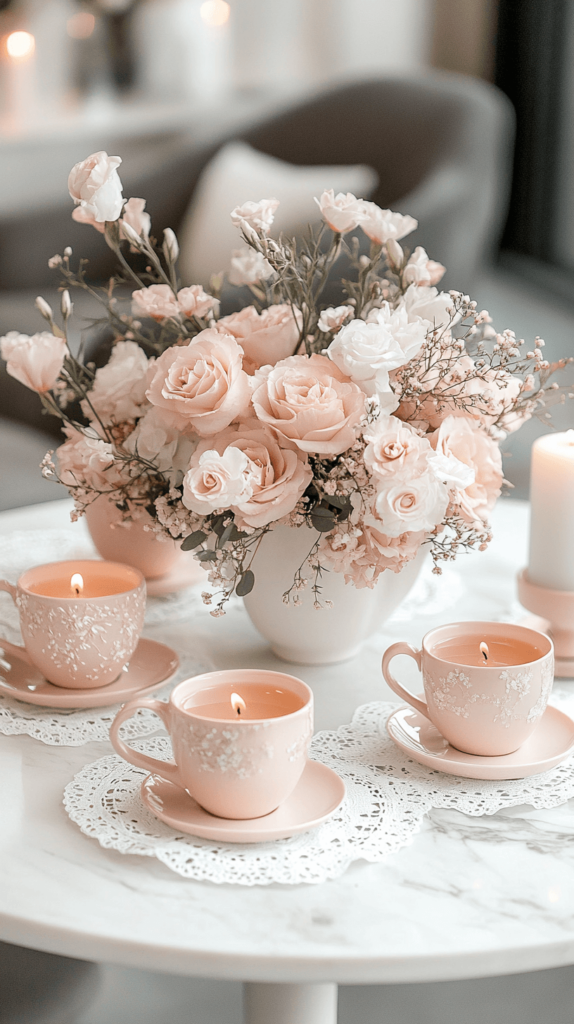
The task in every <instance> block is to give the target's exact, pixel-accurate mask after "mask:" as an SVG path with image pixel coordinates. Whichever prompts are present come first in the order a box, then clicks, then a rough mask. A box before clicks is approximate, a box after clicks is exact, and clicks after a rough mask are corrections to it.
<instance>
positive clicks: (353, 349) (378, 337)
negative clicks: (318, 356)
mask: <svg viewBox="0 0 574 1024" xmlns="http://www.w3.org/2000/svg"><path fill="white" fill-rule="evenodd" d="M327 354H328V356H329V358H330V359H332V360H333V362H334V363H335V364H336V365H337V366H338V367H339V369H340V370H342V372H343V373H345V374H346V375H347V377H350V378H351V380H352V381H353V383H354V384H357V385H358V386H359V387H360V389H361V391H363V392H364V393H365V394H366V395H376V394H379V395H383V394H385V392H386V393H387V394H388V392H390V391H391V386H390V383H389V370H393V369H395V367H397V366H402V364H403V363H404V362H405V361H406V360H405V356H404V352H403V350H402V348H401V347H400V345H399V343H398V342H397V341H396V340H395V338H394V337H393V335H392V333H391V332H390V331H389V330H388V328H387V327H386V325H384V324H383V325H380V324H368V323H365V321H364V320H351V322H350V323H349V324H347V325H346V326H345V327H342V328H341V330H340V331H339V333H338V334H337V335H336V336H335V338H334V339H333V341H332V342H331V345H330V346H329V348H328V349H327ZM396 404H397V405H398V401H397V403H396ZM395 408H396V405H395Z"/></svg>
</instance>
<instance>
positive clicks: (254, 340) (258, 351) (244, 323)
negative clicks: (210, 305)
mask: <svg viewBox="0 0 574 1024" xmlns="http://www.w3.org/2000/svg"><path fill="white" fill-rule="evenodd" d="M297 317H298V319H299V321H300V317H301V314H300V313H299V311H298V310H297ZM217 330H218V331H223V332H224V333H225V334H232V335H233V337H234V338H235V339H236V340H237V341H238V342H239V344H240V345H241V348H242V349H243V351H244V353H245V359H244V361H243V366H244V368H245V370H246V372H247V373H255V370H257V369H259V367H260V366H268V365H269V364H275V363H277V362H278V361H279V360H280V359H285V358H286V357H287V356H291V355H293V353H294V352H295V349H296V348H297V343H298V341H299V323H297V322H296V320H295V319H294V317H293V311H292V309H291V306H289V305H288V304H287V303H281V304H280V305H278V306H269V308H268V309H264V310H262V312H261V313H258V312H257V310H256V309H255V306H245V307H244V309H241V310H240V311H239V313H231V314H230V315H229V316H224V317H222V318H221V320H219V321H218V323H217Z"/></svg>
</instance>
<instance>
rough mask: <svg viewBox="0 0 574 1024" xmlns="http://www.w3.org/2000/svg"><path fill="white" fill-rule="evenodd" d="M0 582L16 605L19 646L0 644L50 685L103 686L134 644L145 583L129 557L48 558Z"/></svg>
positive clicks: (115, 674) (114, 675)
mask: <svg viewBox="0 0 574 1024" xmlns="http://www.w3.org/2000/svg"><path fill="white" fill-rule="evenodd" d="M0 590H6V591H7V592H8V593H9V594H10V596H11V597H12V599H13V601H14V602H15V604H16V607H17V608H18V611H19V613H20V628H21V631H22V639H23V640H24V647H19V646H17V645H16V644H11V643H9V641H8V640H3V639H1V638H0V648H1V649H2V650H4V652H5V653H6V654H8V655H10V654H12V655H16V656H17V657H18V658H21V659H23V660H24V661H27V662H28V663H29V664H32V665H35V666H36V668H37V669H39V670H40V672H41V673H42V675H43V676H45V678H46V679H47V680H48V681H49V682H50V683H54V684H55V685H56V686H64V687H67V688H70V689H91V688H95V687H99V686H107V685H108V683H111V682H113V681H114V679H117V677H118V676H119V674H120V672H121V671H122V669H123V667H124V665H126V664H127V663H128V662H129V660H130V658H131V656H132V654H133V653H134V651H135V649H136V647H137V644H138V640H139V638H140V633H141V631H142V628H143V620H144V614H145V606H146V585H145V580H144V578H143V576H142V574H141V572H140V571H139V570H138V569H133V568H132V567H131V566H129V565H123V564H122V563H120V562H100V561H88V560H79V559H75V560H74V561H68V562H49V563H47V564H46V565H37V566H35V567H34V568H33V569H28V570H27V571H26V572H25V573H23V574H22V576H21V577H20V579H19V580H18V583H17V585H16V586H12V584H11V583H8V581H7V580H0Z"/></svg>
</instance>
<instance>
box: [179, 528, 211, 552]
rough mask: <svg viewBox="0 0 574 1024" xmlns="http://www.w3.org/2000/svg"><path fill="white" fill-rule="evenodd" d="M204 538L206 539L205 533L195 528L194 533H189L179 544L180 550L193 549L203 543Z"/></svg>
mask: <svg viewBox="0 0 574 1024" xmlns="http://www.w3.org/2000/svg"><path fill="white" fill-rule="evenodd" d="M204 540H207V534H206V533H204V532H203V530H196V531H195V533H190V535H189V537H186V538H185V540H184V541H183V544H182V545H181V550H182V551H193V549H194V548H198V547H199V545H200V544H203V542H204Z"/></svg>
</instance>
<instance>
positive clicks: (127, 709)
mask: <svg viewBox="0 0 574 1024" xmlns="http://www.w3.org/2000/svg"><path fill="white" fill-rule="evenodd" d="M138 708H149V710H150V711H155V713H156V715H158V716H159V718H161V720H162V722H163V724H164V725H165V727H166V729H167V731H168V732H169V725H170V722H169V718H170V706H169V704H166V703H165V702H164V701H163V700H146V699H145V698H144V697H142V698H141V699H138V698H136V699H135V700H130V701H129V702H128V703H127V704H124V706H123V708H120V710H119V711H118V713H117V715H116V717H115V718H114V720H113V722H112V724H111V727H110V740H111V742H112V746H113V748H114V750H115V751H116V752H117V753H118V754H119V755H120V757H123V758H124V759H125V760H126V761H129V763H130V764H135V766H136V768H145V770H146V771H147V772H152V773H154V774H156V775H161V776H162V778H164V779H168V780H169V781H170V782H174V783H175V785H176V786H181V787H182V789H185V786H184V784H183V782H182V780H181V778H180V775H179V768H178V767H177V765H176V764H170V763H169V761H160V760H159V759H158V758H157V757H150V756H149V755H148V754H143V753H142V752H141V751H140V750H134V749H133V747H128V745H127V743H124V741H123V740H122V738H121V736H120V735H119V728H120V725H121V724H122V723H123V722H125V721H127V719H128V718H131V716H132V715H133V713H134V711H137V710H138Z"/></svg>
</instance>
